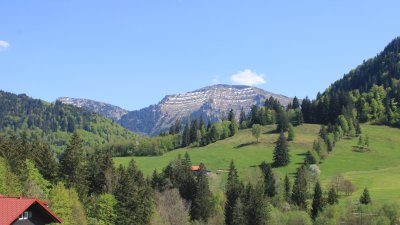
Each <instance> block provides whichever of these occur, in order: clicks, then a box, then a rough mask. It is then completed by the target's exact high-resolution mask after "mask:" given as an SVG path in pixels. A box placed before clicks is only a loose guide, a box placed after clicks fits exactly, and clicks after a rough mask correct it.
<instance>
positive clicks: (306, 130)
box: [115, 124, 400, 202]
mask: <svg viewBox="0 0 400 225" xmlns="http://www.w3.org/2000/svg"><path fill="white" fill-rule="evenodd" d="M319 128H320V126H319V125H313V124H304V125H302V126H299V127H295V132H296V137H295V140H294V141H293V142H292V143H291V144H290V155H291V163H290V164H289V165H288V166H287V167H284V168H277V169H274V172H275V173H276V174H277V175H278V176H279V178H280V179H283V177H284V175H285V174H290V175H292V174H293V173H294V172H295V171H296V168H297V167H298V166H299V163H301V162H303V158H304V156H303V154H304V153H305V152H306V151H307V150H309V149H311V148H312V144H313V141H314V140H315V139H316V137H317V135H318V131H319ZM362 128H363V135H365V134H368V136H369V143H370V149H371V150H370V151H369V152H364V153H359V152H354V151H352V149H353V146H355V145H356V144H357V142H358V139H357V138H353V139H351V140H349V139H343V140H341V141H340V142H339V143H337V144H336V147H335V149H334V152H333V153H332V154H331V155H329V156H328V158H327V159H326V160H324V161H323V162H322V164H320V169H321V172H322V173H321V177H320V180H321V181H322V183H323V184H325V185H328V184H329V182H330V180H331V178H332V176H334V175H336V174H339V173H341V174H342V175H344V176H345V177H346V178H348V179H350V180H351V181H352V182H353V183H354V185H355V186H356V189H357V190H356V192H355V193H354V194H353V198H354V199H358V197H359V195H360V194H361V192H362V189H363V188H364V187H368V189H369V190H370V194H371V197H372V200H373V201H378V202H384V201H387V200H393V199H396V200H400V171H399V169H400V146H399V144H400V130H399V129H395V128H389V127H385V126H373V125H363V126H362ZM274 129H275V126H265V127H264V128H263V135H262V136H261V137H260V142H259V143H255V138H253V137H252V136H251V131H250V129H248V130H241V131H239V133H238V134H237V135H235V137H232V138H228V139H225V140H222V141H218V142H216V143H214V144H210V145H208V146H206V147H202V148H183V149H178V150H175V151H172V152H168V153H166V154H164V155H163V156H156V157H118V158H115V162H116V164H122V165H127V164H128V163H129V161H130V160H131V159H132V158H133V159H134V160H135V161H136V163H137V165H138V167H139V168H140V169H141V170H142V171H143V172H144V174H145V175H148V176H150V175H151V173H152V172H153V170H154V169H157V170H159V171H160V170H161V169H162V168H163V167H165V166H166V165H167V164H168V163H169V162H170V161H171V160H173V159H175V158H176V157H177V156H178V155H179V154H181V155H182V156H183V155H184V154H185V152H186V151H187V152H188V153H189V154H190V157H191V159H192V163H193V165H197V164H199V163H201V162H203V163H205V165H206V166H207V168H208V169H209V170H211V171H213V172H216V171H217V170H227V168H228V166H229V162H230V160H232V159H233V160H234V161H235V165H236V167H237V169H238V172H239V176H240V177H241V179H242V180H244V181H254V180H255V178H256V177H257V170H256V165H258V164H259V163H261V162H262V161H263V160H265V161H267V162H271V161H272V152H273V149H274V146H275V144H274V142H275V141H276V139H277V138H278V134H276V133H274V132H273V130H274ZM210 178H211V181H210V184H211V185H212V188H213V189H214V190H215V189H220V188H222V187H223V186H224V183H225V180H226V174H225V173H223V172H222V173H215V174H213V175H212V176H211V177H210Z"/></svg>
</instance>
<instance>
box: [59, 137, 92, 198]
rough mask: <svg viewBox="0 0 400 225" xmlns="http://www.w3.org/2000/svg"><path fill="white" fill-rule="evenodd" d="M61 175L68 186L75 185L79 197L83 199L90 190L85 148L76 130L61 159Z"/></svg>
mask: <svg viewBox="0 0 400 225" xmlns="http://www.w3.org/2000/svg"><path fill="white" fill-rule="evenodd" d="M60 167H61V168H60V172H61V174H60V175H61V177H62V178H64V180H65V182H66V186H67V187H69V188H70V187H74V188H75V189H76V191H77V192H78V195H79V198H80V199H83V198H84V197H85V195H86V194H87V191H88V183H87V177H88V171H87V159H86V153H85V149H84V148H83V144H82V140H81V138H80V137H79V134H78V133H77V132H76V131H75V132H74V133H73V134H72V136H71V139H70V141H69V143H68V144H67V148H66V149H65V151H64V154H63V155H62V156H61V159H60Z"/></svg>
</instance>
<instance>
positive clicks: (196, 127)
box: [189, 120, 199, 144]
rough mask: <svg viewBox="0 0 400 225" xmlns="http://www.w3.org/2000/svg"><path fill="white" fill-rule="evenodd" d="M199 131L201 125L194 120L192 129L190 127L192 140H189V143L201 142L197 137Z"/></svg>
mask: <svg viewBox="0 0 400 225" xmlns="http://www.w3.org/2000/svg"><path fill="white" fill-rule="evenodd" d="M198 131H199V124H198V122H197V120H192V122H191V127H190V138H189V143H190V144H192V143H196V142H198V141H199V137H198V135H197V132H198Z"/></svg>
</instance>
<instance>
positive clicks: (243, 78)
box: [231, 69, 265, 86]
mask: <svg viewBox="0 0 400 225" xmlns="http://www.w3.org/2000/svg"><path fill="white" fill-rule="evenodd" d="M231 81H233V82H235V83H237V84H243V85H249V86H254V85H257V84H265V78H264V74H257V73H255V72H253V71H251V70H249V69H246V70H243V71H239V72H237V73H236V74H233V75H232V76H231Z"/></svg>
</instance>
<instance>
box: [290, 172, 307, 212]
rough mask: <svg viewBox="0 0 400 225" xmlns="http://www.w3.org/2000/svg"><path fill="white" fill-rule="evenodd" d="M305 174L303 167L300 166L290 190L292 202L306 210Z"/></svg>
mask: <svg viewBox="0 0 400 225" xmlns="http://www.w3.org/2000/svg"><path fill="white" fill-rule="evenodd" d="M305 173H306V168H305V166H301V167H300V168H299V169H297V175H296V179H295V181H294V184H293V189H292V202H293V203H294V204H296V205H297V206H299V207H300V208H301V209H307V180H306V174H305Z"/></svg>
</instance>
